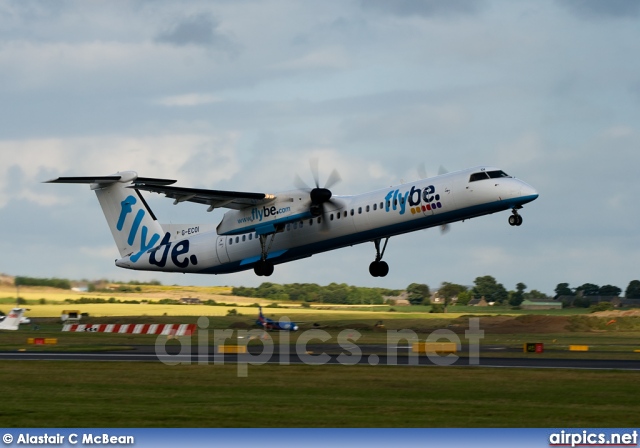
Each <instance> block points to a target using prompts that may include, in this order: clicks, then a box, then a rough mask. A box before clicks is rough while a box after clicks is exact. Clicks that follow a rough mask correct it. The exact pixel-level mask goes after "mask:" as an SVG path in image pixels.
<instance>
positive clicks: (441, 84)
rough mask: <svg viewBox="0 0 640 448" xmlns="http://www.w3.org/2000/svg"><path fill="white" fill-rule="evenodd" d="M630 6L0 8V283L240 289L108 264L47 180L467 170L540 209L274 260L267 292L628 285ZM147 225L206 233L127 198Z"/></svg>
mask: <svg viewBox="0 0 640 448" xmlns="http://www.w3.org/2000/svg"><path fill="white" fill-rule="evenodd" d="M639 54H640V2H632V1H626V0H609V1H606V2H604V1H600V0H565V1H560V0H557V1H556V0H531V1H528V0H522V1H518V2H512V1H506V0H476V1H465V0H447V1H434V0H422V1H418V0H396V1H393V2H389V1H385V0H328V1H322V2H300V1H295V0H260V1H258V0H220V1H209V0H207V1H182V2H173V1H162V0H159V1H145V0H138V1H122V2H111V1H93V2H85V1H59V2H49V1H23V0H20V1H11V0H4V1H2V2H0V223H1V224H0V225H1V229H2V236H1V237H0V251H1V252H2V254H3V257H2V261H0V272H3V273H5V274H9V275H25V276H32V277H62V278H70V279H78V280H79V279H99V278H107V279H113V280H123V281H129V280H139V281H145V280H151V279H157V280H159V281H161V282H162V283H163V284H184V285H212V286H220V285H233V286H239V285H244V286H254V285H258V284H260V283H261V282H263V281H265V278H264V277H256V276H255V275H254V274H253V272H252V271H248V272H244V273H237V274H230V275H220V276H206V275H183V274H168V273H144V272H134V271H128V270H122V269H119V268H117V267H115V265H114V260H115V258H116V257H117V256H118V251H117V249H116V247H115V245H114V243H113V240H112V237H111V234H110V232H109V229H108V227H107V224H106V222H105V220H104V217H103V215H102V211H101V209H100V207H99V204H98V202H97V200H96V198H95V195H94V194H93V192H91V191H90V190H89V189H88V187H87V186H84V185H52V184H43V183H42V182H43V181H45V180H48V179H51V178H54V177H58V176H84V175H108V174H112V173H115V172H117V171H125V170H135V171H137V172H138V173H139V174H140V175H141V176H147V177H167V178H172V179H178V184H177V185H179V186H185V187H198V188H209V189H230V190H236V191H256V192H265V193H277V192H278V191H283V190H290V189H292V188H294V178H295V175H296V174H298V175H300V176H301V177H302V178H303V179H306V180H307V182H308V183H312V180H311V179H312V178H311V173H310V169H309V160H310V159H312V158H317V159H318V160H319V164H320V172H321V177H323V178H324V179H326V178H327V177H328V176H329V173H330V172H331V170H332V169H333V168H337V169H338V171H339V172H340V174H341V176H342V182H341V183H339V184H337V185H336V186H335V187H333V188H332V190H333V193H334V194H336V195H340V194H358V193H364V192H367V191H370V190H374V189H378V188H385V187H388V186H391V185H396V184H399V183H401V182H402V181H405V182H408V181H411V180H413V179H416V178H418V177H419V173H420V171H421V167H424V168H425V169H426V171H427V173H428V174H429V175H435V174H437V172H438V170H439V167H440V166H443V167H446V169H448V170H449V171H454V170H457V169H464V168H468V167H472V166H476V165H482V164H486V165H492V166H498V167H500V168H501V169H503V170H504V171H505V172H507V173H508V174H510V175H513V176H515V177H518V178H520V179H523V180H524V181H526V182H527V183H529V184H531V185H532V186H534V187H535V188H536V189H537V190H538V192H539V194H540V196H539V198H538V199H537V200H536V201H535V202H533V203H531V204H528V205H526V206H525V208H524V209H523V210H522V211H521V214H522V216H523V218H524V224H523V225H522V226H521V227H511V226H509V225H508V223H507V218H508V216H509V212H503V213H499V214H495V215H490V216H486V217H481V218H477V219H473V220H470V221H466V222H464V223H454V224H452V225H451V229H450V231H449V232H447V233H446V234H444V235H442V234H441V233H440V232H439V231H438V229H430V230H425V231H418V232H414V233H411V234H407V235H402V236H398V237H394V238H391V240H390V242H389V246H388V248H387V252H386V254H385V260H386V261H387V262H388V263H389V265H390V273H389V275H388V276H387V277H385V278H372V277H370V276H369V273H368V266H369V263H370V262H371V261H373V259H374V257H375V250H374V246H373V244H363V245H359V246H355V247H352V248H346V249H341V250H337V251H333V252H328V253H324V254H319V255H314V256H313V257H311V258H309V259H305V260H302V261H298V262H294V263H288V264H284V265H279V266H276V270H275V273H274V275H273V276H272V277H270V278H269V279H268V280H269V281H272V282H275V283H293V282H300V283H319V284H328V283H331V282H338V283H343V282H344V283H348V284H353V285H358V286H380V287H386V288H398V289H400V288H404V287H406V286H407V285H408V284H410V283H414V282H417V283H426V284H428V285H429V286H431V288H432V289H435V288H437V287H438V286H439V285H440V284H441V283H442V282H445V281H447V282H453V283H459V284H463V285H472V284H473V281H474V279H475V278H476V277H479V276H484V275H492V276H494V277H495V278H496V279H497V281H498V282H500V283H502V284H503V285H504V286H505V287H506V288H507V289H515V285H516V283H518V282H523V283H525V284H526V285H527V287H528V289H529V290H531V289H537V290H539V291H542V292H544V293H547V294H550V295H553V290H554V288H555V287H556V285H557V284H558V283H563V282H566V283H569V284H570V286H572V287H576V286H580V285H582V284H583V283H587V282H588V283H595V284H598V285H604V284H612V285H615V286H618V287H619V288H621V289H622V290H623V291H624V289H626V287H627V285H628V284H629V282H630V281H631V280H634V279H640V271H639V268H638V266H640V237H639V232H638V224H639V223H640V209H639V207H638V202H637V198H638V197H639V196H640V182H639V180H638V175H637V173H638V167H639V166H640V151H639V150H640V58H639V57H638V55H639ZM146 197H147V199H148V202H149V204H150V206H151V208H152V209H153V210H154V212H155V214H156V215H157V216H158V218H159V220H160V221H161V222H167V223H168V222H172V223H217V222H219V221H220V219H221V218H222V213H223V211H214V212H213V213H207V212H206V208H205V207H203V206H199V205H197V204H185V203H183V204H179V205H178V206H174V205H173V204H172V201H171V200H169V199H166V198H164V197H163V196H160V195H157V194H147V195H146Z"/></svg>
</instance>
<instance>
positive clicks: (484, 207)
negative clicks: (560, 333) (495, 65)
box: [48, 166, 538, 277]
mask: <svg viewBox="0 0 640 448" xmlns="http://www.w3.org/2000/svg"><path fill="white" fill-rule="evenodd" d="M313 175H314V180H315V187H308V186H306V185H304V184H303V183H302V182H301V181H299V182H298V184H299V188H298V189H296V190H291V191H285V192H281V193H277V194H267V193H255V192H237V191H221V190H207V189H197V188H185V187H176V186H174V185H173V184H175V183H176V181H175V180H170V179H157V178H149V177H140V176H138V174H137V173H136V172H133V171H124V172H119V173H116V174H113V175H110V176H97V177H59V178H57V179H53V180H50V181H48V182H49V183H70V184H89V185H90V187H91V189H92V190H94V191H95V193H96V195H97V196H98V200H99V201H100V205H101V206H102V210H103V212H104V214H105V216H106V219H107V222H108V224H109V227H110V229H111V233H112V235H113V238H114V240H115V242H116V244H117V246H118V250H119V252H120V258H119V259H117V260H116V262H115V264H116V266H118V267H121V268H126V269H135V270H146V271H168V272H182V273H198V274H226V273H231V272H238V271H243V270H248V269H253V270H254V271H255V273H256V274H257V275H259V276H269V275H271V274H272V273H273V271H274V265H277V264H281V263H286V262H289V261H294V260H299V259H302V258H306V257H310V256H312V255H314V254H317V253H320V252H326V251H330V250H334V249H339V248H343V247H347V246H353V245H354V244H360V243H368V242H372V243H373V244H374V246H375V249H376V257H375V260H374V261H373V262H372V263H371V264H370V265H369V272H370V273H371V275H373V276H374V277H384V276H386V275H387V274H388V272H389V265H388V264H387V263H386V262H385V261H383V260H382V258H383V256H384V252H385V249H386V247H387V243H388V241H389V238H390V237H392V236H395V235H400V234H403V233H408V232H413V231H415V230H420V229H426V228H429V227H437V226H446V225H448V224H449V223H452V222H455V221H463V220H466V219H470V218H475V217H478V216H482V215H488V214H491V213H496V212H500V211H505V210H511V212H512V214H511V215H510V216H509V224H510V225H511V226H520V225H521V224H522V216H521V215H520V214H519V213H518V211H519V210H520V209H521V208H522V206H523V205H524V204H527V203H528V202H531V201H533V200H535V199H536V198H537V197H538V192H537V191H536V190H535V189H534V188H533V187H531V186H530V185H528V184H527V183H525V182H523V181H521V180H519V179H516V178H514V177H512V176H509V175H507V174H506V173H505V172H504V171H502V170H500V169H498V168H494V167H490V166H478V167H475V168H469V169H465V170H462V171H456V172H451V173H445V174H441V175H438V176H435V177H431V178H424V179H419V180H416V181H414V182H410V183H405V184H402V185H398V186H394V187H389V188H383V189H380V190H376V191H372V192H369V193H364V194H359V195H352V196H334V195H333V193H332V192H331V190H330V188H331V187H332V186H333V185H334V184H335V183H336V182H338V181H339V180H340V176H339V174H338V173H337V171H335V170H334V171H333V172H332V173H331V175H330V176H329V179H328V181H327V183H326V185H325V186H324V187H320V182H319V176H318V170H317V167H316V169H313ZM141 191H148V192H153V193H159V194H164V195H165V196H166V197H168V198H171V199H173V200H174V204H179V203H180V202H184V201H189V202H195V203H197V204H202V205H205V206H206V207H207V211H212V210H214V209H216V208H219V207H224V208H228V209H230V210H229V211H227V212H226V213H225V214H224V216H223V218H222V221H221V222H220V223H219V224H218V226H217V228H215V229H214V228H213V227H212V226H209V228H207V225H206V224H196V225H176V224H160V223H159V222H158V220H157V219H156V216H155V215H154V214H153V212H152V211H151V209H150V208H149V206H148V204H147V202H146V201H145V199H144V197H143V196H142V194H141Z"/></svg>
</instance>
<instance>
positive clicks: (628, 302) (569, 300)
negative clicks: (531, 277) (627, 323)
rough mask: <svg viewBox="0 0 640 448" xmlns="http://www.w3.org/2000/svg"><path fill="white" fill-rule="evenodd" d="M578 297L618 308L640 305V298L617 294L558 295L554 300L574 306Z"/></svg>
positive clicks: (591, 302) (595, 303)
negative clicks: (623, 296)
mask: <svg viewBox="0 0 640 448" xmlns="http://www.w3.org/2000/svg"><path fill="white" fill-rule="evenodd" d="M576 299H581V300H583V299H588V300H589V303H590V305H597V304H599V303H602V302H607V303H610V304H611V305H613V306H614V307H616V308H619V307H621V306H623V307H627V306H630V307H638V306H640V299H622V298H620V297H617V296H558V297H556V298H555V299H554V302H559V303H564V305H565V306H573V303H574V302H575V300H576Z"/></svg>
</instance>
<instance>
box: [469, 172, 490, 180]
mask: <svg viewBox="0 0 640 448" xmlns="http://www.w3.org/2000/svg"><path fill="white" fill-rule="evenodd" d="M484 179H489V176H488V175H487V173H486V172H484V171H481V172H479V173H473V174H472V175H471V177H469V182H475V181H478V180H484Z"/></svg>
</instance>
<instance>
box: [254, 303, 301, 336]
mask: <svg viewBox="0 0 640 448" xmlns="http://www.w3.org/2000/svg"><path fill="white" fill-rule="evenodd" d="M256 325H258V326H260V327H263V328H264V329H265V330H281V331H298V326H297V325H296V324H295V322H289V321H285V320H281V321H280V322H276V321H274V320H272V319H269V318H268V317H264V314H262V307H260V314H258V320H256Z"/></svg>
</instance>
